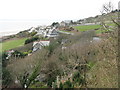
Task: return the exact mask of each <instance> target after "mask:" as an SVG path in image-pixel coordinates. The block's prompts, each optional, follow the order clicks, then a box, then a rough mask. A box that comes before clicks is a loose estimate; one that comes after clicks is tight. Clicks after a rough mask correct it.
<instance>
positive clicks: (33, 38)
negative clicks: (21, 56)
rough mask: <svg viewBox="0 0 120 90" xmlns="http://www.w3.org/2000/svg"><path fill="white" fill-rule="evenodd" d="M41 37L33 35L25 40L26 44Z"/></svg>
mask: <svg viewBox="0 0 120 90" xmlns="http://www.w3.org/2000/svg"><path fill="white" fill-rule="evenodd" d="M38 39H39V37H37V36H36V37H32V38H30V39H27V40H26V41H25V44H28V43H31V42H33V41H36V40H38Z"/></svg>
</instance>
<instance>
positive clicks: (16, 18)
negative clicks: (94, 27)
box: [0, 0, 119, 31]
mask: <svg viewBox="0 0 120 90" xmlns="http://www.w3.org/2000/svg"><path fill="white" fill-rule="evenodd" d="M109 1H111V2H112V3H113V5H114V7H115V8H117V7H118V1H119V0H0V30H1V26H2V30H4V29H3V28H6V25H3V24H4V23H5V22H7V23H9V24H10V22H23V21H24V22H25V23H26V21H27V22H33V23H35V22H39V24H50V23H52V22H53V21H62V20H79V19H83V18H87V17H91V16H96V15H100V14H101V13H100V11H101V9H102V5H103V4H104V3H108V2H109ZM7 23H5V24H7ZM24 25H25V24H24ZM24 25H23V26H24ZM26 25H27V24H26ZM30 25H32V24H29V26H30ZM33 25H34V24H33ZM35 25H38V24H35ZM11 27H12V26H11ZM26 27H27V26H26ZM7 28H9V27H7ZM2 30H1V31H2Z"/></svg>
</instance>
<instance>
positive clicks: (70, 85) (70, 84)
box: [63, 80, 74, 88]
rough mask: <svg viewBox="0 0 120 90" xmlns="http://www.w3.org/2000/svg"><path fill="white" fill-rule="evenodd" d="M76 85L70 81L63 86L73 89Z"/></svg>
mask: <svg viewBox="0 0 120 90" xmlns="http://www.w3.org/2000/svg"><path fill="white" fill-rule="evenodd" d="M73 87H74V85H73V84H72V82H70V80H68V81H66V82H65V83H64V84H63V88H73Z"/></svg>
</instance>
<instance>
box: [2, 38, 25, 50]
mask: <svg viewBox="0 0 120 90" xmlns="http://www.w3.org/2000/svg"><path fill="white" fill-rule="evenodd" d="M26 39H27V38H22V39H18V40H10V41H6V42H3V43H0V47H1V46H2V48H0V49H2V50H0V51H2V52H3V51H6V50H9V49H12V48H16V47H19V46H23V45H24V42H25V40H26Z"/></svg>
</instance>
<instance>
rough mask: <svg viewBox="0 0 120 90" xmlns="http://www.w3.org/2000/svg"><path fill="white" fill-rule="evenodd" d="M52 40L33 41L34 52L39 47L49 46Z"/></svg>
mask: <svg viewBox="0 0 120 90" xmlns="http://www.w3.org/2000/svg"><path fill="white" fill-rule="evenodd" d="M49 44H50V41H47V40H46V41H39V42H34V43H33V52H35V51H37V50H38V49H42V47H45V46H49Z"/></svg>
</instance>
